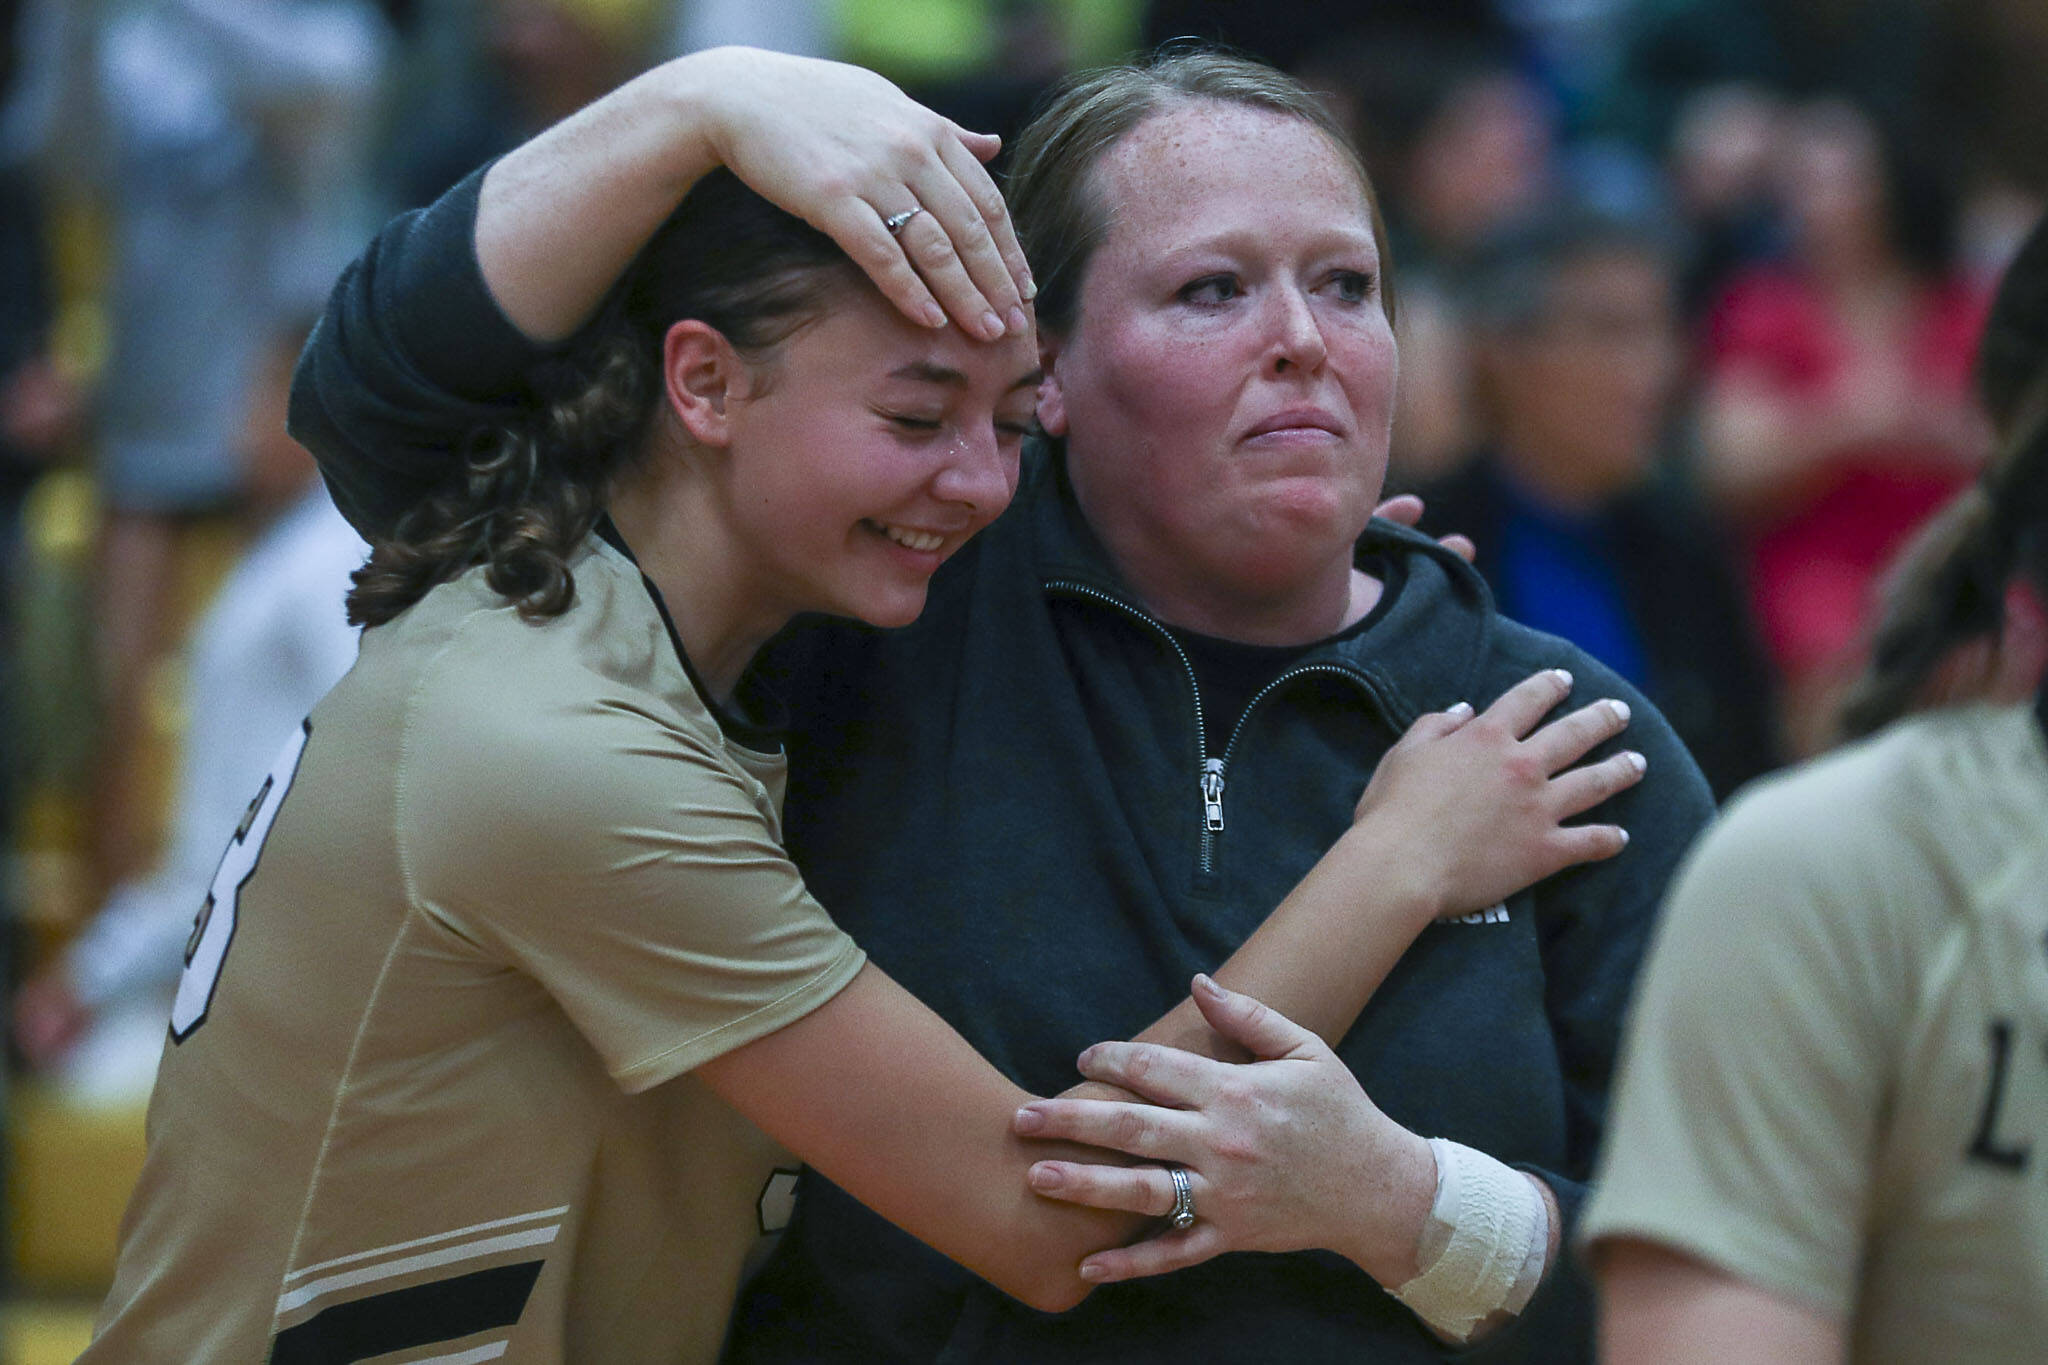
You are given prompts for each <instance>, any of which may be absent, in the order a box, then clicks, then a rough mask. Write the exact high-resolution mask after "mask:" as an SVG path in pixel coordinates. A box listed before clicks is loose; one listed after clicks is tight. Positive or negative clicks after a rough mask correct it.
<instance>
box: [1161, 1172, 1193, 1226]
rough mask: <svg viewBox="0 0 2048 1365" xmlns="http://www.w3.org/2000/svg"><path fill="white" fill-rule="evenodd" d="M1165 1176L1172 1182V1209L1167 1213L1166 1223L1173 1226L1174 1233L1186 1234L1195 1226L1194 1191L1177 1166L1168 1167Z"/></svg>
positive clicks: (1184, 1174)
mask: <svg viewBox="0 0 2048 1365" xmlns="http://www.w3.org/2000/svg"><path fill="white" fill-rule="evenodd" d="M1166 1174H1167V1176H1168V1177H1169V1178H1171V1179H1172V1181H1173V1208H1172V1209H1171V1210H1169V1211H1168V1212H1167V1215H1166V1221H1167V1222H1169V1223H1171V1224H1173V1226H1174V1230H1175V1231H1176V1232H1186V1231H1187V1230H1188V1229H1189V1228H1191V1227H1193V1226H1194V1225H1195V1190H1194V1186H1193V1185H1192V1184H1191V1183H1189V1181H1188V1173H1187V1171H1186V1170H1184V1169H1182V1168H1181V1167H1179V1166H1168V1167H1167V1168H1166Z"/></svg>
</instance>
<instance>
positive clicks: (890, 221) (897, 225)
mask: <svg viewBox="0 0 2048 1365" xmlns="http://www.w3.org/2000/svg"><path fill="white" fill-rule="evenodd" d="M923 212H924V205H922V204H919V205H918V206H917V207H916V208H911V209H905V210H903V212H901V213H892V214H890V215H889V216H888V217H887V218H884V219H883V220H882V226H883V227H885V228H887V229H889V235H890V236H891V237H894V236H896V235H897V234H898V233H900V232H902V231H903V225H904V224H905V223H907V222H909V221H910V220H911V219H913V218H915V217H917V215H918V214H920V213H923Z"/></svg>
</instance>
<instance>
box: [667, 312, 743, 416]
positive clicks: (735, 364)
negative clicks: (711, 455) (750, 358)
mask: <svg viewBox="0 0 2048 1365" xmlns="http://www.w3.org/2000/svg"><path fill="white" fill-rule="evenodd" d="M748 378H749V377H748V372H747V366H746V362H744V361H742V360H741V359H740V357H739V353H738V352H736V351H734V350H733V348H732V343H731V342H729V341H727V340H726V339H725V334H724V333H723V332H720V331H719V330H718V329H717V328H716V327H713V326H712V325H711V324H710V323H708V322H701V321H699V320H697V319H696V318H685V319H684V320H683V321H681V322H678V323H676V324H675V325H673V326H672V327H670V328H669V329H668V335H667V336H665V337H663V338H662V343H661V380H662V386H663V388H664V389H665V390H666V392H667V396H668V405H669V408H670V410H671V411H673V412H674V413H675V415H676V419H677V420H678V421H680V422H681V423H682V424H683V428H684V430H686V431H688V432H689V433H690V436H691V438H692V439H693V440H695V441H696V442H697V443H698V444H699V445H707V446H724V445H726V444H728V443H729V442H730V441H731V439H732V420H731V416H730V414H729V413H728V412H727V406H728V403H729V402H730V400H732V399H734V398H737V397H740V396H742V395H744V394H745V393H746V391H747V387H748Z"/></svg>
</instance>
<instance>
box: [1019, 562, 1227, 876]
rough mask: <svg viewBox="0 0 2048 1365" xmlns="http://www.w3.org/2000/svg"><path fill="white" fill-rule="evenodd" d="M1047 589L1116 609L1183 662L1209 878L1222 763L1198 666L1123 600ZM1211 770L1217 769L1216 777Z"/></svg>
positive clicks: (1068, 584)
mask: <svg viewBox="0 0 2048 1365" xmlns="http://www.w3.org/2000/svg"><path fill="white" fill-rule="evenodd" d="M1046 587H1047V588H1048V589H1052V590H1055V591H1058V592H1064V593H1072V594H1073V595H1075V596H1077V597H1085V598H1087V599H1088V600H1089V601H1091V602H1100V603H1101V604H1103V605H1104V606H1107V607H1114V608H1115V609H1116V610H1117V611H1120V612H1122V613H1123V614H1124V615H1125V616H1128V617H1130V618H1131V619H1132V620H1133V621H1136V622H1137V623H1138V624H1139V625H1141V626H1143V627H1144V628H1145V629H1146V630H1149V631H1151V632H1152V633H1153V634H1154V635H1156V636H1158V637H1159V638H1160V639H1161V640H1164V641H1165V642H1166V647H1167V648H1168V649H1171V650H1172V651H1173V657H1174V658H1176V659H1178V660H1180V669H1181V672H1182V674H1184V675H1185V676H1186V678H1187V680H1188V698H1189V700H1191V701H1192V702H1193V703H1194V707H1195V772H1196V774H1197V776H1198V778H1199V780H1200V784H1201V797H1202V848H1201V858H1200V861H1201V869H1202V874H1203V875H1204V876H1207V875H1209V874H1210V873H1211V872H1212V871H1213V870H1214V868H1215V864H1216V851H1215V841H1216V835H1217V832H1218V831H1220V830H1221V829H1222V828H1223V760H1221V759H1215V758H1210V757H1209V741H1208V737H1207V736H1208V730H1207V727H1205V726H1204V725H1203V723H1202V687H1201V684H1200V683H1198V682H1197V681H1196V680H1195V665H1194V663H1193V661H1191V660H1190V659H1189V658H1188V652H1187V651H1186V650H1185V649H1182V648H1181V645H1180V641H1178V640H1176V639H1174V638H1173V632H1172V631H1170V630H1168V629H1167V628H1166V627H1165V626H1163V625H1161V624H1160V623H1159V622H1158V621H1156V620H1154V619H1153V618H1152V617H1151V616H1149V615H1147V614H1146V613H1145V612H1143V611H1140V610H1139V609H1138V608H1136V607H1134V606H1132V605H1131V604H1130V603H1128V602H1126V601H1124V600H1122V599H1121V598H1118V597H1114V596H1112V595H1111V594H1109V593H1106V592H1104V591H1102V589H1100V588H1091V587H1089V586H1088V585H1087V584H1086V583H1076V582H1073V581H1072V580H1070V579H1056V580H1055V581H1053V582H1051V583H1048V584H1046ZM1211 769H1214V772H1213V774H1212V772H1211ZM1212 788H1213V791H1214V795H1213V797H1212V795H1211V791H1212Z"/></svg>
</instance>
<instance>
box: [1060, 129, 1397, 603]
mask: <svg viewBox="0 0 2048 1365" xmlns="http://www.w3.org/2000/svg"><path fill="white" fill-rule="evenodd" d="M1094 184H1095V189H1096V192H1097V193H1098V194H1099V195H1100V196H1101V202H1102V203H1103V204H1105V205H1107V206H1108V208H1109V213H1110V227H1109V230H1108V233H1107V235H1106V237H1105V238H1104V240H1103V242H1102V244H1101V245H1100V246H1099V247H1098V248H1097V249H1096V251H1095V253H1094V256H1093V257H1092V259H1091V260H1090V262H1089V265H1088V271H1087V274H1086V275H1085V276H1084V278H1083V280H1082V285H1081V291H1080V306H1079V308H1078V310H1077V313H1076V320H1075V324H1074V328H1073V331H1072V333H1071V334H1070V335H1068V336H1066V337H1063V338H1047V339H1046V341H1045V343H1044V345H1043V346H1042V348H1041V353H1042V354H1043V355H1044V356H1045V358H1046V381H1045V384H1044V387H1043V389H1042V390H1041V395H1040V406H1039V418H1040V420H1041V421H1042V422H1043V423H1044V424H1045V427H1046V429H1047V430H1048V431H1050V432H1052V433H1053V434H1054V435H1064V436H1065V437H1066V440H1067V462H1068V469H1069V472H1070V474H1071V476H1072V479H1073V483H1074V488H1075V491H1076V494H1077V495H1078V496H1079V498H1080V500H1081V506H1082V510H1083V511H1084V513H1085V514H1086V515H1087V517H1088V520H1089V523H1090V524H1091V525H1092V526H1093V527H1094V528H1095V530H1096V532H1097V534H1098V535H1100V536H1101V537H1102V539H1103V541H1104V543H1105V545H1107V546H1108V548H1109V550H1110V552H1111V554H1112V555H1113V556H1114V557H1115V558H1116V560H1117V564H1118V568H1119V569H1120V570H1121V572H1122V573H1123V575H1124V576H1125V578H1126V580H1127V581H1129V582H1130V583H1131V585H1132V586H1133V587H1134V588H1135V589H1136V590H1137V592H1138V594H1139V596H1140V597H1141V598H1142V599H1144V600H1145V602H1146V604H1147V605H1148V606H1149V607H1150V608H1151V609H1152V610H1154V611H1155V612H1158V613H1159V614H1161V615H1162V616H1164V617H1165V618H1166V619H1167V620H1169V621H1173V622H1175V623H1176V624H1181V625H1186V626H1190V627H1192V628H1195V629H1198V630H1207V631H1209V632H1211V633H1219V634H1235V635H1237V636H1238V637H1239V638H1247V639H1249V638H1253V636H1254V635H1256V634H1270V632H1268V631H1264V630H1253V631H1251V632H1249V633H1248V632H1247V631H1246V630H1241V629H1240V630H1233V629H1232V628H1231V622H1232V621H1233V620H1245V621H1254V620H1261V619H1263V620H1267V621H1271V620H1274V619H1275V618H1276V616H1294V617H1298V616H1299V615H1300V610H1299V609H1302V608H1308V609H1310V610H1311V614H1318V613H1321V612H1322V611H1323V610H1324V608H1326V607H1329V606H1330V605H1331V604H1332V602H1333V601H1334V602H1336V603H1337V604H1338V605H1337V606H1336V608H1335V609H1336V610H1337V611H1338V612H1339V613H1340V614H1341V610H1342V606H1341V603H1342V601H1343V600H1344V599H1345V598H1346V596H1347V595H1348V591H1349V585H1350V565H1351V545H1352V542H1353V541H1354V540H1356V539H1357V537H1358V534H1359V533H1360V531H1362V530H1363V529H1364V526H1365V523H1366V520H1367V519H1368V517H1369V516H1370V515H1371V512H1372V508H1373V505H1374V503H1375V502H1376V501H1377V500H1378V497H1379V492H1380V486H1381V482H1382V479H1383V477H1384V474H1385V471H1386V458H1387V440H1388V429H1389V426H1390V423H1391V420H1392V413H1393V397H1394V376H1395V355H1394V338H1393V333H1392V330H1391V329H1390V328H1389V326H1388V324H1387V317H1386V313H1385V310H1384V309H1383V308H1382V306H1381V303H1380V293H1379V271H1380V258H1379V247H1378V243H1377V242H1376V241H1375V239H1374V236H1373V229H1372V219H1371V215H1370V212H1369V210H1368V208H1367V206H1366V202H1365V196H1364V191H1363V188H1362V186H1361V185H1360V183H1359V179H1358V174H1357V172H1356V171H1355V170H1354V169H1353V167H1352V166H1351V165H1350V163H1349V162H1348V161H1347V160H1346V158H1345V157H1344V156H1343V155H1342V154H1341V153H1340V152H1339V151H1338V150H1337V149H1336V148H1335V147H1334V146H1332V145H1331V144H1330V142H1329V141H1328V140H1327V139H1326V138H1325V136H1324V135H1323V134H1322V133H1321V132H1319V131H1318V130H1317V129H1315V128H1314V127H1312V126H1310V125H1308V124H1305V123H1302V122H1301V121H1299V120H1296V119H1291V118H1287V117H1284V116H1281V115H1278V114H1273V113H1268V112H1266V111H1263V110H1255V109H1247V108H1244V107H1241V106H1237V105H1230V104H1221V103H1214V102H1204V103H1190V104H1181V105H1176V106H1171V107H1169V108H1167V109H1165V110H1163V111H1161V112H1160V113H1159V114H1156V115H1154V116H1153V117H1152V118H1150V119H1148V120H1147V121H1145V122H1144V123H1142V124H1140V125H1139V126H1138V127H1137V128H1135V129H1133V130H1132V131H1131V132H1130V133H1129V134H1128V135H1126V136H1125V138H1124V139H1123V140H1122V141H1121V142H1119V143H1118V144H1117V145H1116V146H1115V147H1113V148H1111V149H1110V150H1109V151H1108V152H1107V153H1106V154H1105V155H1104V156H1103V158H1102V161H1101V162H1100V163H1099V164H1098V166H1097V167H1096V170H1095V181H1094ZM1314 604H1320V605H1314ZM1319 624H1323V625H1324V627H1325V629H1334V628H1335V626H1336V625H1337V624H1341V621H1337V620H1332V621H1330V622H1328V623H1320V622H1319Z"/></svg>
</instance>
